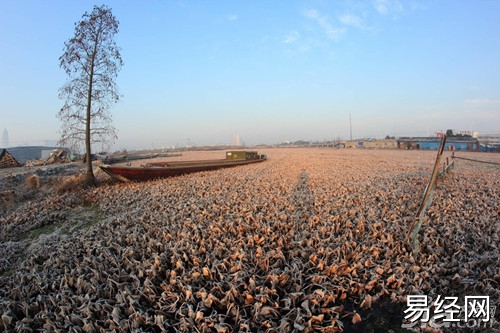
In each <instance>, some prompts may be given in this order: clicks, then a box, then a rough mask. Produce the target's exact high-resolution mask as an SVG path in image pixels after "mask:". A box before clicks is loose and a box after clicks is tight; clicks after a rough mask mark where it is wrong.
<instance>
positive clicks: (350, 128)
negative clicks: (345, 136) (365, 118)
mask: <svg viewBox="0 0 500 333" xmlns="http://www.w3.org/2000/svg"><path fill="white" fill-rule="evenodd" d="M349 136H350V137H351V141H352V121H351V113H350V112H349Z"/></svg>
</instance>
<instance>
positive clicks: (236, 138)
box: [233, 134, 241, 146]
mask: <svg viewBox="0 0 500 333" xmlns="http://www.w3.org/2000/svg"><path fill="white" fill-rule="evenodd" d="M233 145H234V146H241V141H240V135H239V134H235V135H233Z"/></svg>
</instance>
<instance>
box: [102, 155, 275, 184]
mask: <svg viewBox="0 0 500 333" xmlns="http://www.w3.org/2000/svg"><path fill="white" fill-rule="evenodd" d="M266 159H267V158H266V155H262V154H258V153H257V152H255V151H227V152H226V158H225V159H218V160H196V161H176V162H154V163H147V164H144V165H141V166H130V165H100V166H99V168H101V170H102V171H104V172H105V173H106V174H108V175H109V176H111V177H112V178H114V179H117V180H120V181H123V182H130V181H144V180H151V179H157V178H166V177H174V176H179V175H183V174H187V173H193V172H199V171H209V170H217V169H222V168H229V167H234V166H239V165H246V164H251V163H258V162H262V161H265V160H266Z"/></svg>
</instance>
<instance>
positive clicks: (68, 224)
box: [28, 206, 104, 241]
mask: <svg viewBox="0 0 500 333" xmlns="http://www.w3.org/2000/svg"><path fill="white" fill-rule="evenodd" d="M103 216H104V212H103V211H101V210H100V209H99V207H97V206H80V207H75V208H72V209H69V210H68V211H67V215H66V219H65V220H64V221H60V222H56V223H52V224H48V225H44V226H43V227H40V228H36V229H33V230H31V233H30V234H29V236H28V239H29V240H31V241H34V240H37V239H38V238H39V237H40V236H41V235H47V234H52V233H54V232H56V231H57V230H60V232H61V233H62V234H65V235H67V234H69V233H71V232H74V231H77V230H81V229H86V228H90V227H91V226H93V225H95V224H97V223H99V222H100V221H102V219H103Z"/></svg>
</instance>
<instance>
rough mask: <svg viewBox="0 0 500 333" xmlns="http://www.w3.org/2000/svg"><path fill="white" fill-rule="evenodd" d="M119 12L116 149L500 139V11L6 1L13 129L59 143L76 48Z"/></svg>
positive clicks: (344, 2) (3, 101) (425, 5)
mask: <svg viewBox="0 0 500 333" xmlns="http://www.w3.org/2000/svg"><path fill="white" fill-rule="evenodd" d="M102 4H105V5H107V6H109V7H110V8H111V9H112V12H113V14H114V15H115V16H116V18H117V19H118V21H119V22H120V25H119V33H118V34H117V35H116V36H115V40H116V43H117V45H118V46H119V47H120V48H121V56H122V59H123V61H124V66H123V67H122V69H121V71H120V72H119V74H118V77H117V79H116V82H117V85H118V87H119V93H120V94H121V96H122V97H121V99H120V101H119V102H118V103H117V104H115V105H114V106H113V108H112V109H111V112H112V114H113V125H114V126H115V127H116V129H117V130H118V139H117V140H116V142H115V144H114V145H113V146H112V149H113V150H121V149H139V148H161V147H171V146H186V145H210V144H231V143H233V141H234V136H235V135H239V137H240V140H241V142H242V143H244V144H245V145H248V146H250V145H257V144H275V143H280V142H283V141H286V140H288V141H296V140H313V141H323V140H332V139H337V138H342V139H349V138H350V136H351V133H352V137H353V138H354V139H358V138H367V137H372V138H383V137H385V136H386V135H390V136H426V135H434V132H436V131H446V130H447V129H453V130H455V131H462V130H473V131H478V132H479V133H480V134H481V133H493V132H500V61H499V59H500V33H499V32H500V1H497V0H477V1H466V0H432V1H431V0H429V1H424V0H422V1H420V0H409V1H403V0H373V1H371V0H366V1H354V0H335V1H328V0H307V1H293V0H290V1H238V0H232V1H223V0H221V1H208V0H207V1H201V0H200V1H194V0H193V1H187V0H186V1H180V0H179V1H174V0H172V1H166V0H165V1H159V0H156V1H155V0H150V1H128V0H119V1H118V0H117V1H104V0H103V1H100V2H95V1H87V0H80V1H68V0H51V1H49V0H36V1H35V0H31V1H28V0H19V1H7V0H0V131H1V132H2V133H3V132H4V130H5V129H6V130H7V131H8V136H9V145H10V146H19V145H35V144H36V145H38V144H44V143H46V142H55V141H57V140H58V139H59V137H60V128H61V125H62V124H61V122H60V121H59V120H58V119H57V117H56V114H57V112H58V111H59V109H60V108H61V107H62V105H63V104H64V101H63V100H61V99H59V97H58V96H59V89H60V88H61V87H62V86H63V84H64V83H65V82H66V81H67V80H68V77H67V76H66V74H65V72H64V71H63V70H62V69H61V68H60V67H59V57H60V56H61V55H62V53H63V47H64V42H66V41H67V40H69V39H70V38H71V37H73V35H74V25H75V23H76V22H78V21H80V20H81V18H82V15H83V14H84V13H85V12H89V13H90V12H91V11H92V9H93V7H94V5H97V6H100V5H102Z"/></svg>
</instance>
